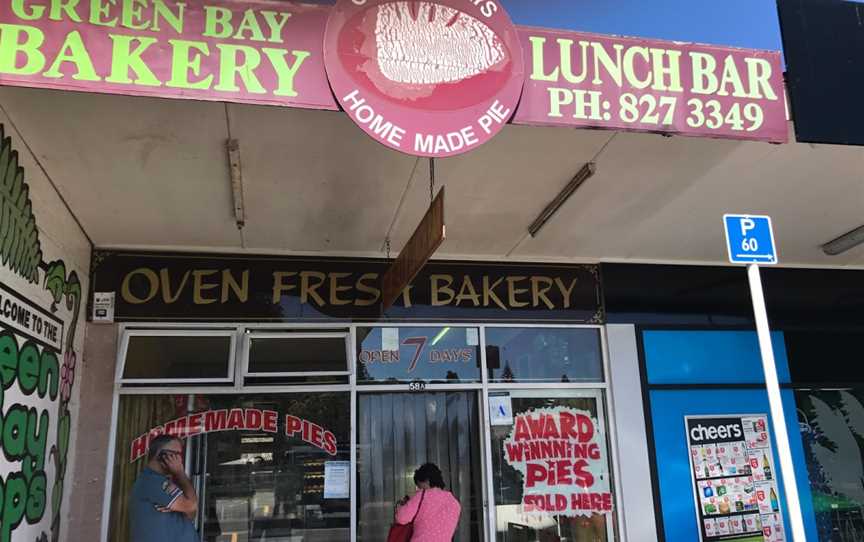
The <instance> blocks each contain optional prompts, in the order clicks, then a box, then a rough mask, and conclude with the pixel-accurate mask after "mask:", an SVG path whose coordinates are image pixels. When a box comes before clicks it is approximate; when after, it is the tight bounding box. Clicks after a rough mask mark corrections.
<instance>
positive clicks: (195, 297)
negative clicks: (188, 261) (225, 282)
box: [192, 269, 219, 305]
mask: <svg viewBox="0 0 864 542" xmlns="http://www.w3.org/2000/svg"><path fill="white" fill-rule="evenodd" d="M218 272H219V271H218V270H217V269H196V270H194V271H192V302H193V303H195V304H196V305H209V304H210V303H216V298H215V297H214V298H205V297H204V295H203V293H204V290H212V289H213V288H218V287H219V284H218V283H215V282H214V283H210V284H205V283H204V277H209V276H210V275H215V274H216V273H218Z"/></svg>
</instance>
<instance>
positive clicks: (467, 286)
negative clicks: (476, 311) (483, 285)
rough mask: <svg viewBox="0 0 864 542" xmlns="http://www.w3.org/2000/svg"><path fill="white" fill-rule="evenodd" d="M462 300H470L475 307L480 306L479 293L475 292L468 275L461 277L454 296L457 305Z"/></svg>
mask: <svg viewBox="0 0 864 542" xmlns="http://www.w3.org/2000/svg"><path fill="white" fill-rule="evenodd" d="M463 300H468V301H471V303H473V304H474V306H475V307H479V306H480V294H478V293H477V290H476V289H475V288H474V284H472V283H471V277H470V276H468V275H465V276H463V277H462V287H461V288H459V295H457V296H456V306H459V305H460V304H461V303H462V301H463Z"/></svg>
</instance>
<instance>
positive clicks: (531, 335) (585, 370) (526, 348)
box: [486, 327, 603, 382]
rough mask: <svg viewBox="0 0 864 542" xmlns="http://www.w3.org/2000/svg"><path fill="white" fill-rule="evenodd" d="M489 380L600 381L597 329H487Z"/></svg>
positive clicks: (601, 360) (599, 346)
mask: <svg viewBox="0 0 864 542" xmlns="http://www.w3.org/2000/svg"><path fill="white" fill-rule="evenodd" d="M486 366H487V370H488V371H489V381H490V382H602V381H603V355H602V347H601V342H600V330H599V329H596V328H534V327H525V328H522V327H489V328H486Z"/></svg>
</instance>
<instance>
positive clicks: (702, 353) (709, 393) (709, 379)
mask: <svg viewBox="0 0 864 542" xmlns="http://www.w3.org/2000/svg"><path fill="white" fill-rule="evenodd" d="M773 342H774V345H775V354H776V357H777V363H778V367H779V372H780V379H781V382H782V383H788V381H789V373H788V363H787V361H786V354H785V349H784V347H783V337H782V334H780V333H775V334H774V336H773ZM642 343H643V344H642V346H643V353H644V363H645V372H646V377H647V381H648V385H649V391H648V400H649V404H650V420H651V425H652V429H653V440H654V455H655V459H656V462H655V476H656V482H657V491H658V495H657V497H658V501H659V504H660V508H661V511H662V522H663V534H664V536H665V540H667V541H668V542H692V541H694V540H699V533H698V521H699V520H698V519H697V514H696V509H695V506H696V505H695V495H694V489H693V480H692V475H691V470H690V469H691V467H690V462H689V461H690V460H689V451H688V447H687V435H686V431H685V425H684V418H685V417H686V416H705V415H709V416H710V415H717V416H725V415H746V414H767V413H768V412H769V405H768V397H767V394H766V393H765V391H764V390H761V389H758V387H754V386H753V384H756V383H759V382H760V381H762V380H764V379H763V378H762V375H761V371H762V365H761V360H760V358H759V349H758V342H757V338H756V334H755V333H754V332H750V331H645V332H643V334H642ZM652 386H653V389H652ZM783 401H784V407H785V415H786V426H787V428H788V429H789V432H790V435H791V436H792V442H791V445H792V454H793V460H794V462H795V477H796V480H797V482H798V489H799V493H800V498H801V502H802V508H803V513H804V519H805V524H806V529H807V533H808V539H811V540H817V539H818V538H817V536H816V526H815V518H814V513H813V505H812V498H811V493H810V486H809V484H808V475H807V467H806V464H805V461H804V450H803V447H802V443H801V439H800V438H798V434H799V433H798V431H797V427H798V423H797V416H796V406H795V399H794V396H793V392H792V391H791V390H784V391H783ZM770 435H771V441H772V448H773V450H774V458H773V462H774V465H779V458H778V457H777V454H776V450H777V444H776V440H775V434H774V431H773V429H772V430H771V431H770ZM778 474H779V473H778ZM780 482H781V483H779V484H778V489H779V493H780V500H781V503H783V506H782V511H783V517H784V525H785V526H786V532H787V533H788V529H789V521H788V513H787V510H786V506H785V502H786V499H785V493H784V492H783V487H782V479H780ZM787 539H788V538H787Z"/></svg>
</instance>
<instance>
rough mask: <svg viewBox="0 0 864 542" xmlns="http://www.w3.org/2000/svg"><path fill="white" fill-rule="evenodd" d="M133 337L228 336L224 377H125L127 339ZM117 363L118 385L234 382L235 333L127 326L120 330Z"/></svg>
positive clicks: (212, 329)
mask: <svg viewBox="0 0 864 542" xmlns="http://www.w3.org/2000/svg"><path fill="white" fill-rule="evenodd" d="M133 337H228V339H229V341H230V342H229V345H228V367H227V369H226V372H225V376H224V377H212V378H188V377H183V378H126V377H125V376H123V375H124V374H125V372H126V362H127V361H128V359H129V357H128V354H129V341H130V339H131V338H133ZM118 357H119V363H118V364H117V374H116V375H115V382H116V383H117V384H119V385H120V386H124V385H127V386H128V385H130V384H131V385H140V384H150V385H152V384H155V385H165V384H169V385H170V384H174V385H178V384H179V385H183V384H186V383H189V384H231V383H233V382H234V373H235V365H236V359H237V335H236V333H235V331H234V330H233V329H230V328H221V329H220V328H211V329H206V328H204V329H180V328H159V329H134V328H127V329H124V330H122V335H121V341H120V348H119V354H118Z"/></svg>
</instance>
